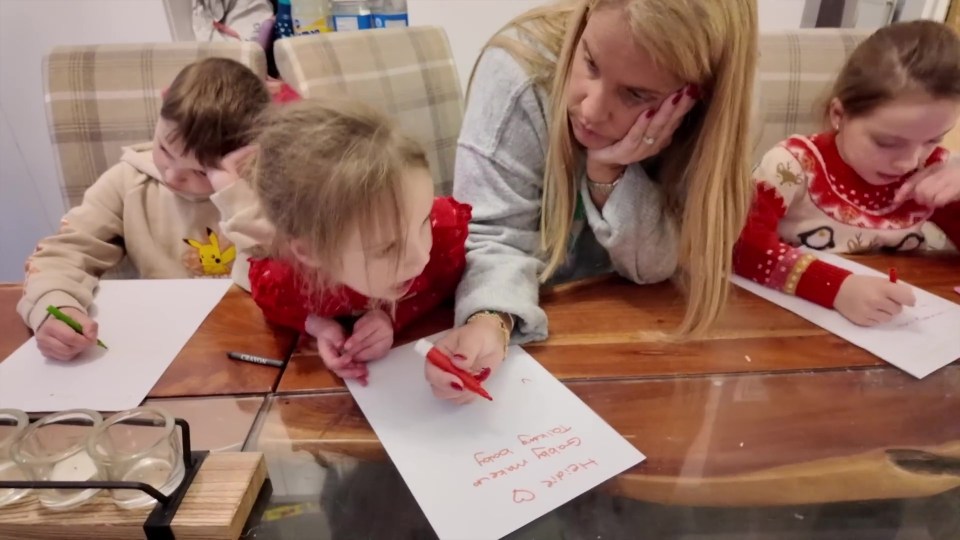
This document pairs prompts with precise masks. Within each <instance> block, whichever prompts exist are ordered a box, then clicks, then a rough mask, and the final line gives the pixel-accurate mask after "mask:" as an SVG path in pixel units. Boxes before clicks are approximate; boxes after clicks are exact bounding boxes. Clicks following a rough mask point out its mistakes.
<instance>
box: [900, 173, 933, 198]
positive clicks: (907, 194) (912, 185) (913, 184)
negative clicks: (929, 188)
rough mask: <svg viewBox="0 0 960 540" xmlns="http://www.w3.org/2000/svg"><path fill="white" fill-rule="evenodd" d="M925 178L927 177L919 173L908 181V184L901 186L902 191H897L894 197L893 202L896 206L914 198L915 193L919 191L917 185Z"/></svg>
mask: <svg viewBox="0 0 960 540" xmlns="http://www.w3.org/2000/svg"><path fill="white" fill-rule="evenodd" d="M924 178H925V176H923V175H921V173H918V174H917V175H914V177H912V178H910V179H908V180H907V181H906V182H904V183H903V185H902V186H900V189H898V190H897V193H896V194H894V196H893V202H894V203H896V204H901V203H903V202H906V201H908V200H910V199H912V198H913V194H914V192H915V191H916V190H917V185H918V184H919V183H920V181H922V180H923V179H924Z"/></svg>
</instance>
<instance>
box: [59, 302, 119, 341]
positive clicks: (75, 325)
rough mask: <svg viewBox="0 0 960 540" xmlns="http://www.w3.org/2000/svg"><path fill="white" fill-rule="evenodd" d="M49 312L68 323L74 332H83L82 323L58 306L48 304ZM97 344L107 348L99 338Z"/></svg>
mask: <svg viewBox="0 0 960 540" xmlns="http://www.w3.org/2000/svg"><path fill="white" fill-rule="evenodd" d="M47 313H49V314H50V315H53V318H54V319H57V320H58V321H63V323H64V324H66V325H67V326H69V327H70V328H73V331H74V332H76V333H78V334H83V327H82V326H80V323H78V322H77V321H75V320H73V319H71V318H70V316H69V315H67V314H66V313H64V312H62V311H60V310H59V309H57V308H56V307H54V306H47ZM97 345H99V346H101V347H103V348H104V349H106V348H107V346H106V345H104V344H103V342H102V341H100V340H99V339H98V340H97Z"/></svg>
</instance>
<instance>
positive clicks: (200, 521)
mask: <svg viewBox="0 0 960 540" xmlns="http://www.w3.org/2000/svg"><path fill="white" fill-rule="evenodd" d="M266 478H267V465H266V462H265V461H264V459H263V454H262V453H260V452H223V453H215V454H210V455H208V456H207V457H206V459H205V460H204V461H203V463H202V464H201V466H200V470H199V471H198V472H197V476H196V478H194V480H193V484H191V486H190V489H189V490H188V491H187V493H186V495H185V496H184V498H183V501H182V502H181V503H180V508H179V509H178V510H177V513H176V515H175V516H174V518H173V522H172V523H171V525H170V527H171V529H172V531H173V534H174V536H175V537H176V538H177V540H188V539H201V538H203V539H209V540H221V539H222V540H236V539H237V538H239V537H240V533H241V532H242V528H243V524H244V523H245V522H246V521H247V517H248V516H249V514H250V510H251V508H252V507H253V503H254V501H255V500H256V498H257V493H259V491H260V488H261V487H262V486H263V483H264V481H265V480H266ZM33 495H34V494H31V495H30V496H28V497H26V498H25V499H24V500H22V501H20V502H18V503H16V504H13V505H10V506H5V507H2V508H0V539H2V540H8V539H9V540H28V539H58V538H63V539H68V538H69V539H71V540H74V539H79V538H97V539H117V538H123V539H128V538H138V539H142V538H146V534H145V533H144V531H143V523H144V521H146V519H147V516H148V515H149V514H150V512H151V511H152V510H153V508H152V507H147V508H142V509H138V510H121V509H120V508H118V507H117V506H116V505H115V504H113V501H112V500H111V499H110V494H109V491H103V492H101V493H100V494H99V495H98V496H97V498H95V499H94V500H92V501H89V502H87V503H86V504H84V505H82V506H79V507H77V508H74V509H72V510H66V511H53V510H48V509H46V508H44V507H43V506H41V505H40V502H39V501H38V500H37V498H36V497H35V496H33Z"/></svg>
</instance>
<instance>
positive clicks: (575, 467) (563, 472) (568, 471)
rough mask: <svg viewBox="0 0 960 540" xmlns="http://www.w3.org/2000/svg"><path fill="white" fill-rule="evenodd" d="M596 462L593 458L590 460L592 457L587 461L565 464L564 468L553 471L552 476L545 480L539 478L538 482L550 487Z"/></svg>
mask: <svg viewBox="0 0 960 540" xmlns="http://www.w3.org/2000/svg"><path fill="white" fill-rule="evenodd" d="M596 464H597V462H596V461H594V460H592V459H588V460H587V461H584V462H581V463H574V464H572V465H567V466H566V467H564V468H562V469H560V470H559V471H557V472H555V473H554V474H553V476H551V477H550V478H549V479H547V480H541V481H540V483H541V484H546V485H547V487H548V488H552V487H553V486H555V485H556V484H557V483H558V482H561V481H562V480H563V479H564V478H568V477H570V476H572V475H574V474H576V473H578V472H580V471H585V470H587V468H589V467H590V466H591V465H596Z"/></svg>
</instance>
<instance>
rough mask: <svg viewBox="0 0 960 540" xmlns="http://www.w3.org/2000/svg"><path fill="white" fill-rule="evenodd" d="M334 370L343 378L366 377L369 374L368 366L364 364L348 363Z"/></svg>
mask: <svg viewBox="0 0 960 540" xmlns="http://www.w3.org/2000/svg"><path fill="white" fill-rule="evenodd" d="M332 371H333V372H334V373H335V374H336V375H337V376H338V377H340V378H341V379H365V378H367V375H368V374H369V371H368V370H367V366H366V365H364V364H348V365H347V366H345V367H342V368H339V369H334V370H332Z"/></svg>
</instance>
